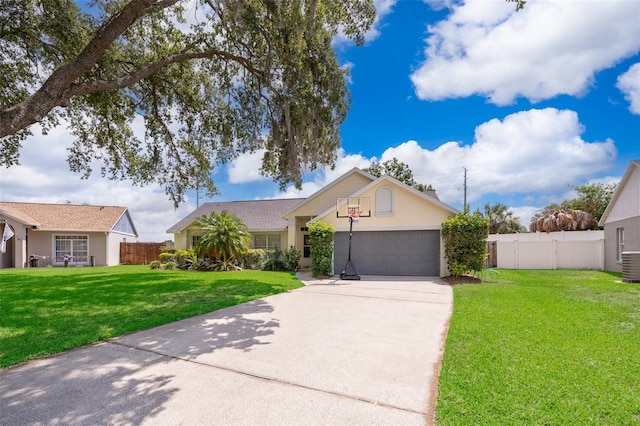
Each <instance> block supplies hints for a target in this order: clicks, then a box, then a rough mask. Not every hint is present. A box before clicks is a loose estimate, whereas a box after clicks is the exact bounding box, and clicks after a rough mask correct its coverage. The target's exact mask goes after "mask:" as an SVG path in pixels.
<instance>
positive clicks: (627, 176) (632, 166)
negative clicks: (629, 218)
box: [598, 160, 640, 226]
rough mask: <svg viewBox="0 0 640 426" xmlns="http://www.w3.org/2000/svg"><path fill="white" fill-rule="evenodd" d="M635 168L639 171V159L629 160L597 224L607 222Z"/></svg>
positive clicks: (601, 224) (600, 224)
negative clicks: (629, 162)
mask: <svg viewBox="0 0 640 426" xmlns="http://www.w3.org/2000/svg"><path fill="white" fill-rule="evenodd" d="M635 170H637V171H638V172H640V160H633V161H631V164H630V165H629V167H628V168H627V170H626V171H625V172H624V175H623V176H622V179H621V180H620V183H619V184H618V187H617V188H616V191H615V192H614V193H613V197H611V201H609V204H608V205H607V208H606V209H605V211H604V213H602V217H601V218H600V220H599V221H598V225H599V226H604V224H605V223H606V222H607V219H608V218H609V215H610V214H611V212H612V211H613V209H614V207H615V205H616V203H617V202H618V199H619V198H620V195H621V194H622V192H623V191H624V190H625V187H626V185H627V182H628V181H629V179H631V176H632V175H633V172H634V171H635ZM639 196H640V195H639Z"/></svg>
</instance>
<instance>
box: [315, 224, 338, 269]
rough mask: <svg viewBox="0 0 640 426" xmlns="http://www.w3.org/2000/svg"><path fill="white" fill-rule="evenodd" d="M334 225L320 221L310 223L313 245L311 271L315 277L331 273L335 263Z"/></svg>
mask: <svg viewBox="0 0 640 426" xmlns="http://www.w3.org/2000/svg"><path fill="white" fill-rule="evenodd" d="M335 232H336V230H335V229H334V228H333V226H332V225H330V224H328V223H325V222H322V221H319V222H315V223H312V224H311V225H309V241H310V245H311V273H312V274H313V276H314V277H321V276H327V275H331V265H332V264H333V234H335Z"/></svg>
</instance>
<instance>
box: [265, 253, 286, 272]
mask: <svg viewBox="0 0 640 426" xmlns="http://www.w3.org/2000/svg"><path fill="white" fill-rule="evenodd" d="M262 269H263V270H265V271H284V270H286V269H287V265H286V263H285V261H284V256H283V253H282V250H280V249H278V248H276V249H271V250H267V261H266V262H265V263H264V266H263V267H262Z"/></svg>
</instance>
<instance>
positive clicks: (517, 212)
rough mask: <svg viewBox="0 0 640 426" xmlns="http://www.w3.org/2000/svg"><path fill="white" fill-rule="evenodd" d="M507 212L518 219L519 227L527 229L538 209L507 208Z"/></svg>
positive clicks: (531, 207)
mask: <svg viewBox="0 0 640 426" xmlns="http://www.w3.org/2000/svg"><path fill="white" fill-rule="evenodd" d="M509 210H511V211H512V212H513V216H514V217H516V218H518V220H519V221H520V225H522V226H524V227H525V228H527V229H529V224H530V223H531V218H532V217H533V216H534V215H535V214H536V213H538V212H539V211H540V207H533V206H520V207H509Z"/></svg>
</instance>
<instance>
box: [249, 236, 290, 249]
mask: <svg viewBox="0 0 640 426" xmlns="http://www.w3.org/2000/svg"><path fill="white" fill-rule="evenodd" d="M256 236H264V237H266V247H256ZM269 236H271V237H273V236H277V237H278V240H277V244H272V243H271V241H269ZM274 245H275V247H273V246H274ZM251 248H252V249H254V250H255V249H262V250H273V249H274V248H276V249H279V250H281V249H282V234H281V233H279V232H256V233H252V234H251Z"/></svg>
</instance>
